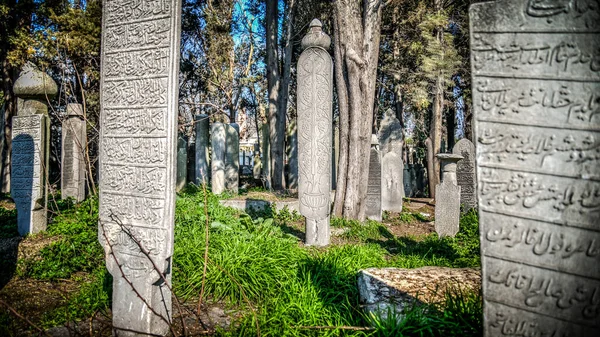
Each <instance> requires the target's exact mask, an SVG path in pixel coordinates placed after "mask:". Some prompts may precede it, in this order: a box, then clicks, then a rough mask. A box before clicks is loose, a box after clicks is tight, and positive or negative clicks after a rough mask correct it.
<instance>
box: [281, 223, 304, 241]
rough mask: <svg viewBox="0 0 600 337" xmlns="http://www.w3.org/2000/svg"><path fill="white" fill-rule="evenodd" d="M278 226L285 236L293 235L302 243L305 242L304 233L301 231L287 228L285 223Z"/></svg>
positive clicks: (290, 227)
mask: <svg viewBox="0 0 600 337" xmlns="http://www.w3.org/2000/svg"><path fill="white" fill-rule="evenodd" d="M278 226H279V228H281V231H283V232H284V233H285V234H290V235H293V236H295V237H297V238H298V239H300V240H301V241H302V242H304V241H305V240H306V233H304V232H303V231H301V230H299V229H297V228H294V227H292V226H289V225H288V224H287V223H282V224H278Z"/></svg>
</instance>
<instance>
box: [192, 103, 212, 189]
mask: <svg viewBox="0 0 600 337" xmlns="http://www.w3.org/2000/svg"><path fill="white" fill-rule="evenodd" d="M194 121H195V125H196V163H195V164H196V165H195V166H194V176H195V179H196V181H195V183H196V184H197V185H201V184H208V183H209V182H210V164H209V163H210V160H209V157H208V155H209V151H208V141H209V139H210V131H209V120H208V115H204V114H200V115H196V116H195V120H194Z"/></svg>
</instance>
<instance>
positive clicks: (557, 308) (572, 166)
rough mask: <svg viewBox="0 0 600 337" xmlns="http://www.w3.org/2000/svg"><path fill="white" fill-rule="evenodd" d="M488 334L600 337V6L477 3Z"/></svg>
mask: <svg viewBox="0 0 600 337" xmlns="http://www.w3.org/2000/svg"><path fill="white" fill-rule="evenodd" d="M470 17H471V29H470V34H471V66H472V75H473V80H472V83H473V90H472V92H473V116H474V117H475V121H474V126H475V134H476V139H477V142H476V154H477V159H476V162H477V183H478V199H479V200H478V203H479V221H480V231H481V258H482V277H483V297H484V334H485V336H487V337H490V336H504V335H508V334H511V335H517V334H518V335H520V336H526V335H527V336H567V335H568V336H572V337H577V336H599V335H600V268H599V262H598V261H599V260H598V258H599V256H600V220H599V219H600V156H598V149H599V148H600V110H599V109H598V103H599V102H598V97H600V63H599V62H600V61H599V60H600V6H599V5H598V0H578V1H569V0H566V1H533V0H531V1H527V0H504V1H495V2H486V3H479V4H475V5H473V6H471V9H470Z"/></svg>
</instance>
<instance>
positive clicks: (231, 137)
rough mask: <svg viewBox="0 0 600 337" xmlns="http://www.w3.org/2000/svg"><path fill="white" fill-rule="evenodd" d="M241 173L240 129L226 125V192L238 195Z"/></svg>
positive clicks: (235, 125) (232, 124) (234, 124)
mask: <svg viewBox="0 0 600 337" xmlns="http://www.w3.org/2000/svg"><path fill="white" fill-rule="evenodd" d="M239 172H240V127H239V125H237V124H236V123H231V124H226V125H225V190H227V191H228V192H231V193H233V194H237V193H238V189H239V180H240V178H239Z"/></svg>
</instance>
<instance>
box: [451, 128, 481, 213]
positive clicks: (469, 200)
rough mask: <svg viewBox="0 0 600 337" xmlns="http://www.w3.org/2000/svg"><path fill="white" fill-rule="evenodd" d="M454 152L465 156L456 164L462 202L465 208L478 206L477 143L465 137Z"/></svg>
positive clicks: (455, 147)
mask: <svg viewBox="0 0 600 337" xmlns="http://www.w3.org/2000/svg"><path fill="white" fill-rule="evenodd" d="M452 153H454V154H458V155H461V156H463V159H461V160H460V161H459V162H458V163H457V164H456V182H457V183H458V186H460V203H461V204H462V205H464V210H465V212H466V211H469V210H470V209H472V208H474V207H477V180H476V177H475V145H474V144H473V143H472V142H471V141H470V140H468V139H466V138H463V139H461V140H459V141H458V143H456V144H455V145H454V147H453V148H452Z"/></svg>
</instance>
